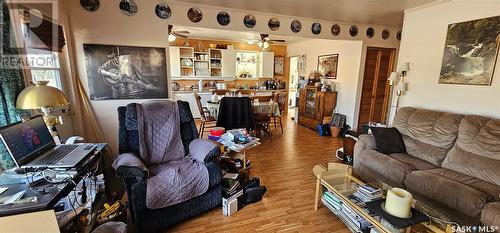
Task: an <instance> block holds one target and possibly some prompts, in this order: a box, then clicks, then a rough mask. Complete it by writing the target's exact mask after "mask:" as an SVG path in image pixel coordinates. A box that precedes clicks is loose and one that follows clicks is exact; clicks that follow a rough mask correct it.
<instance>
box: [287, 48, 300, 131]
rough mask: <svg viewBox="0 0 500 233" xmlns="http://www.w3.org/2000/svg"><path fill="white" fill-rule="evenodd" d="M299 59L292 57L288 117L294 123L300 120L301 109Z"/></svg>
mask: <svg viewBox="0 0 500 233" xmlns="http://www.w3.org/2000/svg"><path fill="white" fill-rule="evenodd" d="M298 64H299V57H298V56H293V57H290V78H289V85H288V115H289V116H290V118H291V119H292V120H294V121H297V119H298V112H299V111H298V107H299V91H298V87H299V69H298Z"/></svg>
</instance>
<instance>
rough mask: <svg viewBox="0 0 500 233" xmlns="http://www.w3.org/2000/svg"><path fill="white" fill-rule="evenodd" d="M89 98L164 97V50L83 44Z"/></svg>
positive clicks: (165, 95)
mask: <svg viewBox="0 0 500 233" xmlns="http://www.w3.org/2000/svg"><path fill="white" fill-rule="evenodd" d="M83 51H84V54H85V68H86V73H87V80H88V85H89V95H90V99H91V100H111V99H159V98H168V88H167V87H168V83H167V58H166V50H165V48H161V47H138V46H122V45H103V44H83Z"/></svg>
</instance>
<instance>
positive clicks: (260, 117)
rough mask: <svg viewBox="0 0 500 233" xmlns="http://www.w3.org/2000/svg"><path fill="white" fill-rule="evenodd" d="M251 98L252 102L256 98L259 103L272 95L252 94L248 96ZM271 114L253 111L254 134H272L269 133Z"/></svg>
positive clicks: (269, 98) (264, 101) (267, 100)
mask: <svg viewBox="0 0 500 233" xmlns="http://www.w3.org/2000/svg"><path fill="white" fill-rule="evenodd" d="M250 99H251V100H252V104H253V103H254V101H255V100H256V99H257V100H259V102H260V103H266V102H269V101H271V100H272V99H273V96H252V97H251V98H250ZM271 118H272V116H271V114H269V113H255V134H256V135H258V136H259V137H260V136H261V135H260V133H261V132H264V134H267V135H269V137H271V136H272V134H271Z"/></svg>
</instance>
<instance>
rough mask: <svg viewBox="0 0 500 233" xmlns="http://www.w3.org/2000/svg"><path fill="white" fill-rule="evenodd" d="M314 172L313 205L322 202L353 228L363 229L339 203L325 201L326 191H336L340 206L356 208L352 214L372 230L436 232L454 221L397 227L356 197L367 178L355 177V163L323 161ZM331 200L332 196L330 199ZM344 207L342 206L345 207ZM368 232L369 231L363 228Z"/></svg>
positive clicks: (384, 232) (383, 232) (420, 206)
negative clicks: (326, 162)
mask: <svg viewBox="0 0 500 233" xmlns="http://www.w3.org/2000/svg"><path fill="white" fill-rule="evenodd" d="M313 174H314V176H315V177H316V195H315V199H314V209H315V210H317V209H318V207H319V205H320V204H323V205H324V206H325V207H327V208H329V209H330V210H331V211H332V212H333V213H334V214H335V215H337V216H338V217H339V218H340V219H341V220H342V221H343V222H344V223H345V224H346V225H347V227H348V228H349V229H350V230H351V231H353V232H361V231H359V230H360V229H359V228H358V227H359V226H356V225H355V224H354V225H353V221H350V219H349V218H348V217H347V216H346V214H345V212H344V211H342V210H339V209H338V207H337V208H335V207H333V205H330V204H328V203H325V202H324V201H325V199H324V198H322V197H323V194H324V192H329V193H328V194H329V195H330V194H333V195H334V198H335V199H336V201H338V203H340V204H339V205H338V206H344V205H346V206H347V209H349V210H351V211H353V214H354V215H356V216H359V217H360V218H364V219H365V220H366V221H367V222H368V223H369V224H370V225H371V227H370V228H371V229H370V230H371V231H370V230H368V231H367V232H379V233H392V232H405V233H409V232H434V233H445V232H451V225H450V224H448V223H443V222H436V221H430V222H422V223H419V224H416V225H412V226H409V227H405V228H402V229H398V228H395V227H393V226H392V225H391V224H389V223H388V222H387V221H385V220H384V219H383V218H381V217H378V216H373V214H370V213H368V212H367V211H366V209H365V208H362V207H360V206H359V204H356V203H359V202H360V201H359V200H358V201H356V200H353V198H352V194H353V193H355V192H356V190H357V188H358V187H359V186H361V185H364V184H365V182H363V181H362V180H360V179H358V178H356V177H355V175H354V174H353V171H352V166H349V165H346V164H341V163H329V164H328V167H325V166H323V165H316V166H314V168H313ZM369 185H371V186H374V187H378V188H381V189H382V190H384V193H385V191H387V189H388V188H390V187H388V186H387V185H384V184H381V183H369ZM330 200H332V199H330ZM412 206H413V207H414V208H416V209H419V210H421V209H424V210H429V209H432V208H431V207H429V206H425V205H424V204H423V203H420V202H419V201H417V200H415V199H414V200H413V201H412ZM342 208H343V207H342ZM364 232H366V231H364Z"/></svg>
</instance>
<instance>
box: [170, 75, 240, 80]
mask: <svg viewBox="0 0 500 233" xmlns="http://www.w3.org/2000/svg"><path fill="white" fill-rule="evenodd" d="M234 79H235V77H222V76H181V77H172V81H182V80H191V81H193V80H196V81H197V80H213V81H216V80H220V81H233V80H234Z"/></svg>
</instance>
